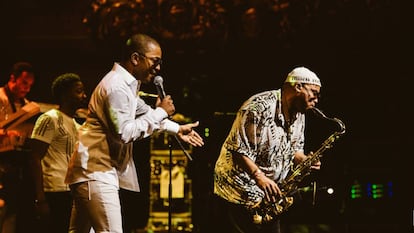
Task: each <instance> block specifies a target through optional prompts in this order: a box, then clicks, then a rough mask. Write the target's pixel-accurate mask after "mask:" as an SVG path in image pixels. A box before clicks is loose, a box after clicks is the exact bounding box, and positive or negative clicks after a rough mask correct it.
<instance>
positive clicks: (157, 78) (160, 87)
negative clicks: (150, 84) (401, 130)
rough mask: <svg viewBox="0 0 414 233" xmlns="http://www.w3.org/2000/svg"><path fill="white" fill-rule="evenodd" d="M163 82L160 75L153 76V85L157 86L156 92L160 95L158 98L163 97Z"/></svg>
mask: <svg viewBox="0 0 414 233" xmlns="http://www.w3.org/2000/svg"><path fill="white" fill-rule="evenodd" d="M162 83H163V79H162V77H161V76H155V78H154V84H155V87H156V88H157V94H158V96H159V97H160V99H161V100H162V99H164V97H165V91H164V86H163V85H162Z"/></svg>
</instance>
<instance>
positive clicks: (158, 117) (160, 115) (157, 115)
mask: <svg viewBox="0 0 414 233" xmlns="http://www.w3.org/2000/svg"><path fill="white" fill-rule="evenodd" d="M153 116H154V119H155V121H157V122H160V121H162V120H164V119H165V118H167V117H168V114H167V112H166V111H165V110H164V109H163V108H160V107H157V108H155V109H154V115H153Z"/></svg>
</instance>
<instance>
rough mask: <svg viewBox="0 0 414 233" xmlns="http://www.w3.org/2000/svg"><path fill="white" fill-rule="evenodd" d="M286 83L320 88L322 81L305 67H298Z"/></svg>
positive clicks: (289, 75) (290, 74)
mask: <svg viewBox="0 0 414 233" xmlns="http://www.w3.org/2000/svg"><path fill="white" fill-rule="evenodd" d="M285 83H307V84H314V85H318V86H320V87H321V86H322V85H321V81H320V80H319V78H318V76H316V74H315V73H313V72H312V71H310V70H309V69H308V68H305V67H297V68H295V69H293V70H292V71H291V72H290V73H289V74H288V76H287V78H286V80H285Z"/></svg>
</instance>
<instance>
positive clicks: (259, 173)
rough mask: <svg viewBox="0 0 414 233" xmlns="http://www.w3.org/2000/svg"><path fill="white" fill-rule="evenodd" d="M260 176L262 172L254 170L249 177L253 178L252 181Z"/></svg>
mask: <svg viewBox="0 0 414 233" xmlns="http://www.w3.org/2000/svg"><path fill="white" fill-rule="evenodd" d="M261 174H263V172H262V170H260V169H259V168H258V169H256V170H254V172H253V173H252V175H251V176H253V178H254V179H257V177H259V176H260V175H261Z"/></svg>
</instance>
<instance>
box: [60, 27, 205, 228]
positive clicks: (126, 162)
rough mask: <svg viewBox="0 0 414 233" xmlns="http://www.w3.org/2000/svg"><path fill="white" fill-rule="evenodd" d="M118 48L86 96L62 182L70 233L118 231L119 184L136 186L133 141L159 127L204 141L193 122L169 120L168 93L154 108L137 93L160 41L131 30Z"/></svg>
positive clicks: (154, 66) (150, 75) (151, 71)
mask: <svg viewBox="0 0 414 233" xmlns="http://www.w3.org/2000/svg"><path fill="white" fill-rule="evenodd" d="M123 49H124V50H123V52H124V53H123V57H122V61H121V62H119V63H114V66H113V68H112V70H111V71H109V72H108V73H107V74H106V75H105V77H104V78H103V79H102V80H101V81H100V82H99V84H98V85H97V87H96V88H95V90H94V91H93V93H92V95H91V99H90V102H89V106H88V116H87V119H86V121H85V123H84V124H83V125H82V127H81V128H80V129H79V142H78V143H77V146H76V149H75V152H74V154H73V156H72V158H71V161H70V164H69V168H68V172H67V175H66V183H68V184H69V185H70V189H71V192H72V194H73V198H74V201H75V202H74V208H73V212H72V216H71V226H70V229H69V232H72V233H88V232H89V231H90V229H91V228H93V229H94V231H95V232H111V233H122V216H121V208H120V201H119V196H118V189H119V188H120V187H121V188H124V189H127V190H131V191H137V192H138V191H139V183H138V178H137V174H136V169H135V165H134V161H133V156H132V146H133V141H134V140H138V139H141V138H145V137H148V136H150V135H151V134H152V133H154V132H156V131H160V130H162V131H166V132H169V133H171V134H176V135H177V136H178V138H179V139H180V140H182V141H183V142H186V143H189V144H191V145H193V146H203V144H204V142H203V139H202V138H201V136H200V135H199V134H198V133H197V132H195V131H194V130H193V128H194V127H197V126H198V122H194V123H188V124H185V125H179V124H177V123H176V122H173V121H171V120H169V119H168V117H169V116H171V115H172V114H173V113H174V112H175V107H174V104H173V101H172V99H171V96H169V95H166V96H165V97H164V98H162V100H161V99H159V100H158V101H157V107H156V108H155V109H153V108H151V107H150V106H149V105H147V104H146V103H145V102H144V101H143V100H142V99H141V98H139V96H138V92H139V87H140V85H141V83H149V82H151V81H152V80H153V79H154V77H155V76H156V75H157V74H158V73H159V71H160V68H161V62H160V61H161V56H162V52H161V47H160V45H159V43H158V42H157V41H156V40H154V39H153V38H151V37H149V36H147V35H143V34H136V35H133V36H132V37H131V38H129V39H128V40H127V41H126V43H125V48H123Z"/></svg>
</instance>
